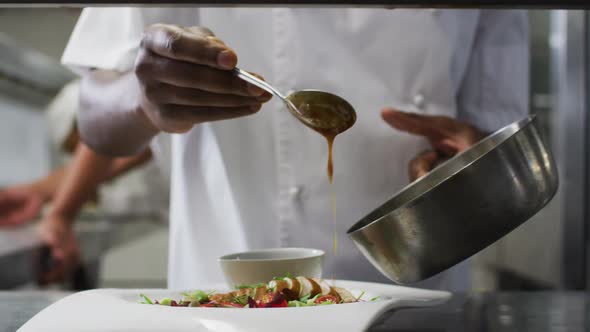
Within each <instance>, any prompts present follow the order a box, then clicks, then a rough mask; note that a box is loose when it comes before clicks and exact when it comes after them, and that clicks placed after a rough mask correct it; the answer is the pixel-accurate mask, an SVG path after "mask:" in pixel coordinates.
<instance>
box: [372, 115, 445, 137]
mask: <svg viewBox="0 0 590 332" xmlns="http://www.w3.org/2000/svg"><path fill="white" fill-rule="evenodd" d="M381 117H382V118H383V120H385V122H387V123H388V124H389V125H390V126H392V127H393V128H395V129H398V130H401V131H404V132H407V133H410V134H414V135H419V136H424V137H426V138H429V139H431V140H440V139H443V138H445V137H446V135H445V131H444V129H445V128H444V124H443V123H441V119H440V117H438V116H432V115H422V114H416V113H407V112H402V111H398V110H395V109H393V108H385V109H383V110H382V111H381Z"/></svg>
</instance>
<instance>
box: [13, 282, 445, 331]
mask: <svg viewBox="0 0 590 332" xmlns="http://www.w3.org/2000/svg"><path fill="white" fill-rule="evenodd" d="M329 282H330V283H331V280H330V281H329ZM332 286H336V287H340V288H343V289H346V290H348V291H349V292H350V293H351V294H352V295H353V296H355V297H359V295H361V294H363V295H362V296H361V299H365V301H364V302H354V303H346V304H338V305H318V306H309V307H299V308H298V307H286V308H276V309H259V310H251V309H235V310H233V309H228V308H219V307H215V308H207V307H205V308H200V307H198V308H192V307H171V306H163V305H146V304H141V303H139V301H143V300H144V299H142V298H141V297H140V296H139V294H144V295H149V297H150V298H153V299H163V298H170V299H175V298H178V297H179V296H180V297H182V293H183V292H190V291H192V290H167V289H96V290H90V291H85V292H80V293H76V294H73V295H71V296H68V297H66V298H64V299H62V300H60V301H58V302H56V303H54V304H52V305H51V306H49V307H47V308H46V309H44V310H43V311H41V312H40V313H39V314H37V315H36V316H35V317H33V318H32V319H31V320H30V321H29V322H27V323H26V324H25V325H24V326H22V327H21V328H20V329H19V330H18V332H41V331H42V332H47V331H60V332H80V331H84V332H98V331H101V332H140V331H141V332H161V331H170V330H173V331H175V332H184V331H186V332H209V331H223V332H254V331H256V332H276V331H277V329H280V330H281V332H301V331H306V330H307V331H338V332H362V331H365V330H366V329H367V328H368V327H369V326H371V324H372V323H374V322H375V320H377V319H379V317H381V316H382V314H383V313H385V312H388V311H391V310H394V309H398V308H410V307H427V306H434V305H438V304H441V303H443V302H445V301H447V300H448V299H449V298H450V296H451V295H450V293H448V292H442V291H430V290H423V289H416V288H408V287H400V286H394V285H389V284H378V283H369V282H357V281H344V280H335V281H334V283H333V284H332ZM199 288H202V289H203V290H204V291H207V292H211V291H213V290H216V291H219V292H230V290H229V289H227V286H225V285H223V284H221V285H209V286H206V285H203V287H199ZM363 292H364V293H363ZM374 297H378V299H377V300H375V301H370V300H371V299H372V298H374Z"/></svg>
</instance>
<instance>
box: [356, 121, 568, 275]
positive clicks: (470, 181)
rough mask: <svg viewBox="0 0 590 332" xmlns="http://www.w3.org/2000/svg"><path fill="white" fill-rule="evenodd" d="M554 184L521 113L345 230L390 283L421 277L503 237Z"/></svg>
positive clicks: (547, 156)
mask: <svg viewBox="0 0 590 332" xmlns="http://www.w3.org/2000/svg"><path fill="white" fill-rule="evenodd" d="M557 187H558V177H557V170H556V168H555V163H554V161H553V157H552V156H551V153H550V151H549V149H548V148H547V146H546V145H545V144H544V143H543V141H542V139H541V137H540V135H539V131H538V129H537V127H536V125H535V119H534V118H533V117H529V118H526V119H524V120H522V121H520V122H517V123H514V124H511V125H509V126H506V127H504V128H502V129H500V130H498V131H497V132H495V133H494V134H492V135H490V136H488V137H487V138H485V139H484V140H482V141H481V142H479V143H477V144H476V145H474V146H473V147H471V148H470V149H469V150H467V151H465V152H463V153H461V154H459V155H457V156H455V157H453V158H452V159H450V160H448V161H447V162H445V163H443V164H441V165H440V166H439V167H438V168H436V169H434V170H433V171H432V172H430V173H429V174H428V175H426V176H424V177H423V178H421V179H419V180H418V181H415V182H413V183H412V184H410V185H409V186H407V187H406V188H404V189H403V190H402V191H401V192H399V193H398V194H397V195H395V196H394V197H393V198H391V199H390V200H389V201H387V202H386V203H385V204H383V205H382V206H380V207H379V208H377V209H376V210H375V211H373V212H371V213H370V214H369V215H367V216H366V217H364V218H363V219H361V220H360V221H359V222H357V223H356V224H355V225H354V226H352V228H350V229H349V230H348V234H349V236H350V237H351V238H352V240H353V241H354V242H355V243H356V245H357V246H358V248H359V249H360V250H361V251H362V252H363V254H364V255H365V256H366V257H367V258H368V259H369V260H370V261H371V263H372V264H373V265H374V266H375V267H377V269H379V270H380V271H381V272H382V273H383V274H384V275H385V276H387V277H388V278H390V279H391V280H393V281H395V282H398V283H402V284H404V283H411V282H416V281H421V280H424V279H427V278H429V277H431V276H434V275H435V274H437V273H439V272H442V271H443V270H446V269H448V268H450V267H452V266H453V265H455V264H457V263H459V262H461V261H463V260H465V259H467V258H468V257H470V256H472V255H474V254H475V253H477V252H479V251H481V250H482V249H484V248H485V247H487V246H489V245H490V244H492V243H494V242H495V241H497V240H499V239H500V238H502V237H503V236H504V235H506V234H508V233H509V232H510V231H512V230H513V229H515V228H516V227H518V226H519V225H520V224H522V223H523V222H525V221H526V220H528V219H529V218H531V217H532V216H533V215H534V214H535V213H537V212H538V211H539V210H541V209H542V208H543V207H544V206H545V205H546V204H547V203H548V202H549V201H550V200H551V198H553V196H554V195H555V192H556V191H557Z"/></svg>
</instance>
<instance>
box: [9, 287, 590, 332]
mask: <svg viewBox="0 0 590 332" xmlns="http://www.w3.org/2000/svg"><path fill="white" fill-rule="evenodd" d="M66 295H68V293H62V292H0V332H14V331H15V330H16V329H17V328H18V327H20V326H21V325H22V324H24V323H25V322H26V321H27V320H28V319H29V318H31V317H32V316H34V315H35V314H36V313H37V312H39V311H40V310H42V309H43V308H45V307H46V306H48V305H49V304H51V303H53V302H55V301H57V300H58V299H60V298H62V297H64V296H66ZM587 303H588V301H587V296H586V295H585V294H584V293H579V292H578V293H576V292H571V293H545V292H543V293H497V294H473V295H455V296H454V298H453V299H452V300H451V301H449V302H448V303H446V304H444V305H441V306H438V307H435V308H427V309H403V310H398V311H395V312H389V313H386V314H385V315H383V317H382V319H381V322H379V323H377V324H375V325H374V326H373V327H372V328H371V329H370V331H371V332H443V331H445V332H463V331H469V332H471V331H474V332H475V331H477V332H480V331H485V332H508V331H510V332H512V331H514V332H529V331H530V332H533V331H534V332H545V331H559V332H573V331H576V332H577V331H587V330H589V329H590V328H589V327H590V326H589V325H588V313H589V311H588V308H587Z"/></svg>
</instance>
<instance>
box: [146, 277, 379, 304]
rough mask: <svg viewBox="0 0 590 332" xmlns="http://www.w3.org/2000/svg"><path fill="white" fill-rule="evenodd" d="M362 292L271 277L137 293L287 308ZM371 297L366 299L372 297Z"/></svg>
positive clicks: (149, 301) (352, 300)
mask: <svg viewBox="0 0 590 332" xmlns="http://www.w3.org/2000/svg"><path fill="white" fill-rule="evenodd" d="M364 295H365V292H362V293H361V294H360V295H358V296H354V295H353V294H352V293H351V292H350V291H348V290H347V289H345V288H342V287H336V286H333V285H331V284H330V283H329V282H328V281H326V280H324V279H318V278H309V277H303V276H299V277H291V276H286V277H275V278H273V280H271V281H269V282H268V283H259V284H255V285H243V286H239V287H236V289H234V290H232V291H229V292H217V291H203V290H195V291H191V292H183V293H182V298H178V299H172V298H169V297H166V298H162V299H155V300H152V299H151V298H150V297H149V296H148V295H145V294H140V296H141V297H142V298H143V301H141V302H140V303H143V304H152V305H163V306H171V307H192V308H233V309H235V308H239V309H244V308H249V309H255V308H287V307H314V306H321V305H334V304H344V303H355V302H365V301H366V299H364V298H363V296H364ZM378 299H379V297H378V296H376V297H373V298H371V299H370V301H376V300H378Z"/></svg>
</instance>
